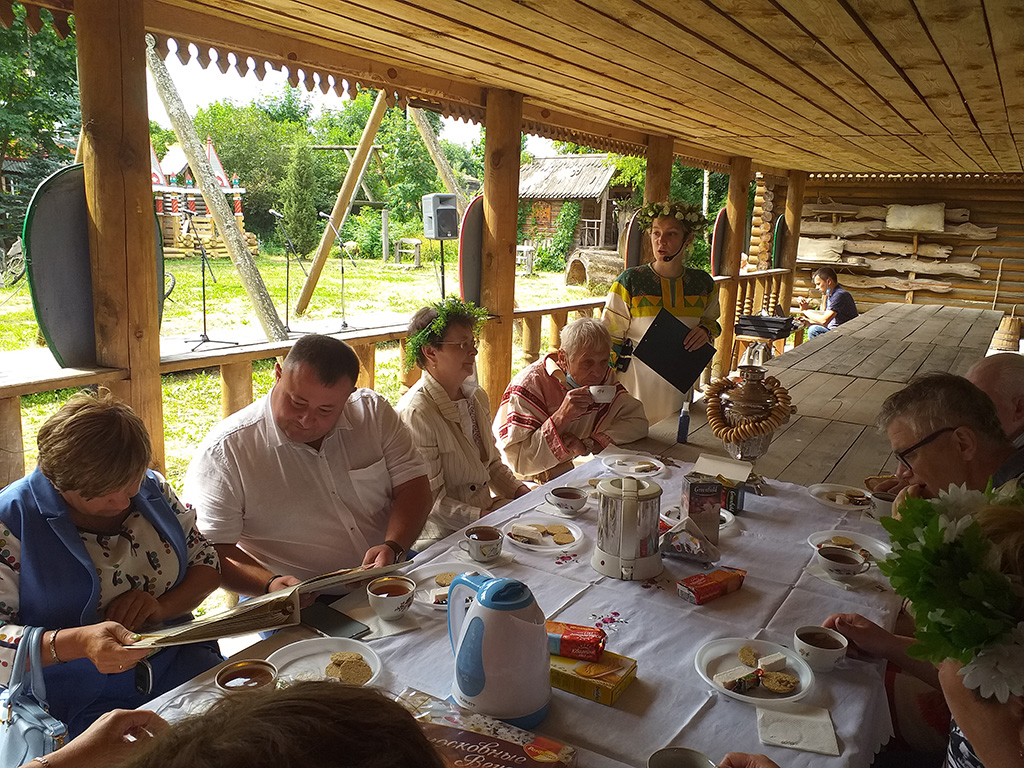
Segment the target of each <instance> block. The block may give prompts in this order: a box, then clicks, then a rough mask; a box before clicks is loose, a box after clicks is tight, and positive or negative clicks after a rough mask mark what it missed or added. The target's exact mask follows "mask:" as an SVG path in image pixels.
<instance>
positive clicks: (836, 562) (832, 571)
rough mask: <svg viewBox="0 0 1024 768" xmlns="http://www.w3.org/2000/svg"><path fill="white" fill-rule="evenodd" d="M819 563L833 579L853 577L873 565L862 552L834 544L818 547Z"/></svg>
mask: <svg viewBox="0 0 1024 768" xmlns="http://www.w3.org/2000/svg"><path fill="white" fill-rule="evenodd" d="M818 565H820V566H821V567H822V568H824V569H825V572H826V573H828V575H829V576H831V577H832V578H833V579H852V578H853V577H854V576H856V575H857V574H860V573H864V571H866V570H867V569H868V568H870V567H871V563H869V562H868V561H867V560H865V559H864V555H862V554H861V553H860V552H855V551H854V550H852V549H847V548H846V547H836V546H832V545H826V546H824V547H818Z"/></svg>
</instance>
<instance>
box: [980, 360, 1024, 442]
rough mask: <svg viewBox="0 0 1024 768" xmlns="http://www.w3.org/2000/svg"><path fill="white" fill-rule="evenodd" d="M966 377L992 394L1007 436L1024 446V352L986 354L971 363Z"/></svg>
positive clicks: (987, 393) (989, 394)
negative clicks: (1022, 353) (986, 355)
mask: <svg viewBox="0 0 1024 768" xmlns="http://www.w3.org/2000/svg"><path fill="white" fill-rule="evenodd" d="M967 380H968V381H970V382H971V383H972V384H973V385H974V386H976V387H977V388H978V389H980V390H981V391H982V392H984V393H985V394H986V395H988V396H989V397H991V398H992V402H993V403H994V404H995V406H996V413H997V414H998V415H999V423H1000V424H1002V425H1003V431H1004V432H1005V433H1006V436H1007V437H1008V438H1010V441H1011V442H1012V443H1013V445H1014V446H1015V447H1016V448H1024V356H1021V355H1019V354H1017V353H1016V352H1001V353H999V354H996V355H989V356H988V357H984V358H982V359H981V360H979V361H978V362H976V363H975V364H974V365H972V366H971V369H970V370H969V371H968V372H967Z"/></svg>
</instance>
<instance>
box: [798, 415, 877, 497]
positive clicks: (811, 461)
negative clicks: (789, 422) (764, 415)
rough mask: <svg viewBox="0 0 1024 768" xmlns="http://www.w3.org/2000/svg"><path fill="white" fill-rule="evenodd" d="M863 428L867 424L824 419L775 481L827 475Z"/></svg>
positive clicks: (817, 479)
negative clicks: (823, 422)
mask: <svg viewBox="0 0 1024 768" xmlns="http://www.w3.org/2000/svg"><path fill="white" fill-rule="evenodd" d="M865 429H868V427H864V426H861V425H860V424H849V423H847V422H844V421H830V422H827V424H826V426H825V428H824V429H823V430H821V432H819V433H818V435H817V436H816V437H815V438H814V439H813V440H811V442H810V443H809V444H807V446H806V447H805V448H804V450H803V451H801V452H800V456H799V459H798V460H797V461H793V462H791V463H790V464H789V466H788V467H786V469H785V470H783V471H782V473H780V474H779V480H785V481H786V482H787V483H797V484H798V485H813V484H814V483H819V482H821V478H823V477H828V475H829V473H830V472H831V471H832V469H833V468H834V467H835V466H836V464H838V463H839V461H840V459H842V458H843V456H845V455H846V452H847V451H848V450H849V449H850V446H851V445H853V443H854V441H856V439H857V438H858V437H860V435H861V433H862V432H863V431H864V430H865ZM790 432H792V430H790Z"/></svg>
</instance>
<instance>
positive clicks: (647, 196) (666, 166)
mask: <svg viewBox="0 0 1024 768" xmlns="http://www.w3.org/2000/svg"><path fill="white" fill-rule="evenodd" d="M673 144H674V142H673V140H672V139H671V138H669V137H668V136H648V137H647V175H646V177H645V179H644V202H645V203H661V202H664V201H666V200H668V191H669V186H670V184H671V182H672V160H673V158H674V155H673Z"/></svg>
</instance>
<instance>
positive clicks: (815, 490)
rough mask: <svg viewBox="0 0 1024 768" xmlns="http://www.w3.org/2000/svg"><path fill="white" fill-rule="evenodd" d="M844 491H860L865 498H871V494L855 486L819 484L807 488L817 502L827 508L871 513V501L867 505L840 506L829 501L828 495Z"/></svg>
mask: <svg viewBox="0 0 1024 768" xmlns="http://www.w3.org/2000/svg"><path fill="white" fill-rule="evenodd" d="M843 491H860V492H861V493H863V494H864V495H865V496H870V495H871V492H870V491H867V490H865V489H864V488H857V487H856V486H854V485H835V484H834V483H818V484H817V485H810V486H808V487H807V492H808V493H809V494H811V496H813V497H814V499H815V501H817V502H819V503H820V504H824V505H825V506H826V507H832V509H859V510H862V511H863V510H866V511H868V512H870V511H871V503H870V501H869V502H868V503H867V504H838V503H836V502H834V501H831V500H830V499H828V498H827V497H826V496H825V494H827V493H842V492H843Z"/></svg>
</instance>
